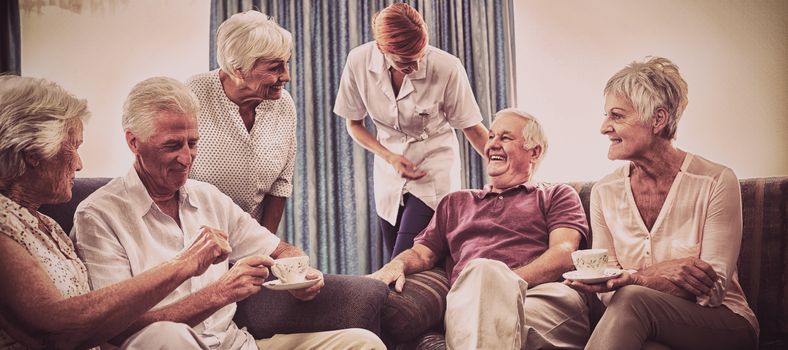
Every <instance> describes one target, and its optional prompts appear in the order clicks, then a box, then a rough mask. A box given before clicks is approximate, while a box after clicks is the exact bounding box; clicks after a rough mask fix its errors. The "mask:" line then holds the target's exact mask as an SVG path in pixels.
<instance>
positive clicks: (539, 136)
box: [495, 108, 547, 170]
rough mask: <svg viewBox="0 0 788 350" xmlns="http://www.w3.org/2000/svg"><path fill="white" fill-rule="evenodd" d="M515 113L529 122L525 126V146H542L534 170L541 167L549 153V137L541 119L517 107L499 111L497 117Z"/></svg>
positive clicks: (530, 148) (528, 148) (527, 148)
mask: <svg viewBox="0 0 788 350" xmlns="http://www.w3.org/2000/svg"><path fill="white" fill-rule="evenodd" d="M507 114H508V115H514V116H517V117H520V118H523V119H525V120H527V121H528V123H526V124H525V126H523V131H522V132H523V139H524V140H525V143H523V148H524V149H526V150H532V149H534V148H535V147H536V146H539V147H541V148H542V153H541V155H540V156H539V159H538V160H537V161H536V163H534V170H536V168H538V167H539V164H541V163H542V159H544V156H545V154H547V137H546V136H545V134H544V129H542V124H540V123H539V120H538V119H536V117H534V116H533V115H531V114H529V113H527V112H525V111H523V110H520V109H517V108H506V109H502V110H500V111H498V112H497V113H495V118H496V119H497V118H498V117H501V116H504V115H507Z"/></svg>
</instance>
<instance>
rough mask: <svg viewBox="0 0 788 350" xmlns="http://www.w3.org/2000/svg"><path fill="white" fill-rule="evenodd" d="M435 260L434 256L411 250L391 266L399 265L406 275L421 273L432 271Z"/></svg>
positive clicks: (398, 256)
mask: <svg viewBox="0 0 788 350" xmlns="http://www.w3.org/2000/svg"><path fill="white" fill-rule="evenodd" d="M435 260H436V259H435V258H434V255H432V254H425V253H424V252H420V251H419V250H417V249H414V248H411V249H407V250H405V251H404V252H402V253H400V254H399V255H397V256H396V257H395V258H394V259H393V260H392V261H391V262H389V263H388V264H386V265H389V264H398V265H400V266H401V267H402V271H403V273H404V274H405V275H411V274H414V273H419V272H421V271H424V270H428V269H431V268H432V267H433V266H435Z"/></svg>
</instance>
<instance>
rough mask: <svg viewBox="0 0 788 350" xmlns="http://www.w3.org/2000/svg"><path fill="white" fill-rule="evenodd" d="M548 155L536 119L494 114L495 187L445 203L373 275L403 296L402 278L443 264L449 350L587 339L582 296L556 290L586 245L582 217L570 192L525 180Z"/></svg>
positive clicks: (489, 150)
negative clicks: (447, 285)
mask: <svg viewBox="0 0 788 350" xmlns="http://www.w3.org/2000/svg"><path fill="white" fill-rule="evenodd" d="M546 151H547V140H546V139H545V137H544V133H543V131H542V127H541V125H540V124H539V122H538V121H537V120H536V119H535V118H534V117H533V116H531V115H529V114H527V113H524V112H521V111H519V110H516V109H505V110H502V111H500V112H498V113H497V114H496V118H495V121H494V122H493V124H492V126H491V127H490V135H489V138H488V141H487V144H486V145H485V150H484V154H485V156H486V158H487V173H488V175H489V176H490V178H491V180H492V181H491V183H490V184H489V185H487V186H485V188H484V189H483V190H462V191H457V192H454V193H451V194H449V195H448V196H446V197H445V198H444V199H443V200H442V201H441V202H440V204H439V205H438V208H437V210H436V211H435V216H434V217H433V218H432V221H431V222H430V224H429V225H428V226H427V228H425V229H424V231H422V232H421V234H419V235H418V236H417V237H416V239H415V241H414V242H415V244H414V246H413V248H411V249H408V250H406V251H404V252H402V254H400V255H398V256H397V257H396V258H395V259H394V260H392V261H391V262H390V263H388V264H386V265H385V266H383V268H381V269H380V270H378V271H377V272H375V273H374V274H372V277H373V278H377V279H379V280H382V281H383V282H386V283H392V282H394V283H395V289H396V290H397V291H402V286H403V284H404V283H405V276H406V275H408V274H413V273H416V272H420V271H424V270H427V269H430V268H432V267H433V266H434V265H435V263H436V262H437V261H438V260H439V259H444V260H445V263H446V271H447V273H448V274H449V282H450V284H451V286H452V287H451V290H450V291H449V294H448V296H447V308H446V317H445V319H446V324H445V325H446V344H447V347H448V348H450V349H526V348H527V349H541V348H578V349H579V348H582V347H583V345H584V344H585V341H586V340H587V339H588V334H589V321H588V308H587V306H586V302H585V298H584V296H583V295H581V294H579V293H577V292H576V291H574V290H572V289H571V288H569V287H567V286H566V285H564V284H562V283H559V282H557V281H559V280H560V278H561V274H563V273H564V272H566V271H569V270H571V269H572V259H571V256H570V255H571V253H572V252H573V251H575V250H576V249H578V248H579V247H580V246H581V245H582V244H584V243H585V241H586V236H587V234H588V228H587V227H588V226H587V222H586V217H585V214H584V213H583V207H582V204H581V203H580V198H579V197H578V195H577V193H576V192H575V191H574V190H573V189H572V188H571V187H569V186H567V185H563V184H558V185H551V184H545V183H536V182H532V181H531V176H532V175H533V172H534V170H535V169H536V168H537V166H538V165H539V162H540V161H541V160H542V159H543V158H544V154H545V152H546Z"/></svg>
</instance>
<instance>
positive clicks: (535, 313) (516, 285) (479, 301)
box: [446, 259, 589, 349]
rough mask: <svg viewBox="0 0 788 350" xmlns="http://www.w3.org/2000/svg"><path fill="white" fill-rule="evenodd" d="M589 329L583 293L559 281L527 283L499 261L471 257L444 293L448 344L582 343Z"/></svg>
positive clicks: (459, 346)
mask: <svg viewBox="0 0 788 350" xmlns="http://www.w3.org/2000/svg"><path fill="white" fill-rule="evenodd" d="M588 333H589V322H588V306H587V305H586V302H585V299H584V297H582V296H581V295H580V294H579V293H577V292H576V291H574V290H573V289H571V288H569V287H568V286H566V285H564V284H562V283H558V282H553V283H545V284H541V285H538V286H536V287H533V288H531V289H528V283H527V282H526V281H523V280H522V279H521V278H520V277H519V276H517V274H515V273H514V272H512V270H511V269H509V268H508V267H507V266H506V265H505V264H504V263H502V262H500V261H496V260H489V259H475V260H473V261H471V262H470V263H468V264H467V265H466V266H465V268H464V269H463V270H462V272H461V273H460V275H459V277H458V278H457V280H456V281H455V282H454V285H453V286H452V288H451V290H450V291H449V294H448V295H447V297H446V347H447V348H449V349H549V348H564V349H581V348H583V345H584V344H585V341H586V340H587V339H588Z"/></svg>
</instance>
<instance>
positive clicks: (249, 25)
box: [216, 11, 293, 75]
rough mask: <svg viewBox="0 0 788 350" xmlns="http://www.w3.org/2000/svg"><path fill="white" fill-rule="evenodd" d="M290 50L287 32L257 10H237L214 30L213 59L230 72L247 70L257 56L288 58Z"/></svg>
mask: <svg viewBox="0 0 788 350" xmlns="http://www.w3.org/2000/svg"><path fill="white" fill-rule="evenodd" d="M292 50H293V37H292V35H291V34H290V32H288V31H287V30H285V29H284V28H282V27H280V26H279V25H278V24H276V22H274V20H273V19H272V18H270V17H268V16H267V15H265V14H263V13H260V12H258V11H246V12H241V13H236V14H234V15H233V16H232V17H230V18H228V19H227V20H226V21H224V22H223V23H222V24H221V25H220V26H219V29H218V30H217V32H216V59H217V61H218V62H219V67H221V69H222V71H224V72H225V73H227V74H229V75H233V73H234V72H235V70H236V69H240V70H241V72H242V73H247V72H249V70H250V69H252V67H253V66H254V63H255V62H256V61H257V60H258V59H263V60H287V59H289V58H290V55H291V53H292Z"/></svg>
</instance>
